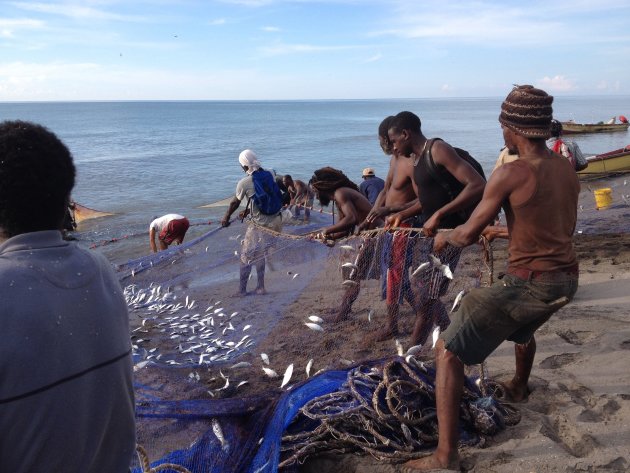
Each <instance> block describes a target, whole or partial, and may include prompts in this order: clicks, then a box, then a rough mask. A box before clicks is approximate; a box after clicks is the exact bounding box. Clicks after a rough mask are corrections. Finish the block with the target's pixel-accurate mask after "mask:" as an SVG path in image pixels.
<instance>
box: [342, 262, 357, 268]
mask: <svg viewBox="0 0 630 473" xmlns="http://www.w3.org/2000/svg"><path fill="white" fill-rule="evenodd" d="M341 267H342V268H350V269H359V267H358V266H357V265H356V264H354V263H344V264H342V265H341Z"/></svg>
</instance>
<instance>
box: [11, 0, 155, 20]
mask: <svg viewBox="0 0 630 473" xmlns="http://www.w3.org/2000/svg"><path fill="white" fill-rule="evenodd" d="M11 5H13V6H14V7H16V8H19V9H21V10H26V11H32V12H37V13H48V14H53V15H59V16H65V17H69V18H74V19H80V20H90V19H92V20H118V21H144V20H145V17H143V16H138V15H120V14H117V13H110V12H108V11H105V10H99V9H96V8H92V7H89V6H84V5H79V4H72V3H38V2H13V3H11Z"/></svg>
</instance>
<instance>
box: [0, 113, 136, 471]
mask: <svg viewBox="0 0 630 473" xmlns="http://www.w3.org/2000/svg"><path fill="white" fill-rule="evenodd" d="M74 179H75V167H74V164H73V160H72V156H71V154H70V151H69V150H68V148H67V147H66V146H65V145H64V144H63V143H62V142H61V141H60V140H59V139H58V138H57V137H56V136H55V135H54V134H53V133H52V132H50V131H48V130H47V129H46V128H43V127H42V126H39V125H36V124H34V123H29V122H22V121H5V122H2V123H0V281H2V284H1V285H0V298H1V300H2V328H3V333H4V336H3V340H2V344H0V364H1V366H0V373H1V378H2V382H1V383H0V431H1V432H2V441H0V471H3V472H35V471H51V472H52V471H59V472H61V471H63V472H76V473H78V472H81V473H101V472H105V471H108V472H117V473H123V472H128V471H129V468H130V464H131V461H132V458H133V455H134V452H135V434H136V432H135V412H134V409H135V405H134V391H133V381H132V377H133V375H132V361H131V342H130V338H129V315H128V312H127V304H126V302H125V298H124V296H123V292H122V289H121V287H120V284H119V282H118V278H117V277H116V275H115V274H114V272H113V270H112V267H111V265H110V263H109V262H108V261H107V260H106V259H105V258H104V257H103V256H102V255H100V254H99V253H98V252H94V251H89V250H87V249H84V248H81V247H80V246H78V245H77V244H76V243H74V242H68V241H64V240H63V239H62V235H61V229H62V224H63V219H64V214H65V212H66V209H67V206H68V203H69V201H70V192H71V191H72V188H73V186H74Z"/></svg>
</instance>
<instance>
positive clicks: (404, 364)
mask: <svg viewBox="0 0 630 473" xmlns="http://www.w3.org/2000/svg"><path fill="white" fill-rule="evenodd" d="M407 360H408V361H405V359H403V358H400V357H395V358H392V359H388V360H385V361H384V362H381V363H380V364H378V363H375V364H371V365H359V366H357V367H356V368H354V369H352V370H350V371H349V372H348V377H347V380H346V382H345V383H344V385H343V386H342V388H341V389H340V390H339V391H336V392H333V393H330V394H326V395H324V396H321V397H318V398H315V399H313V400H311V401H310V402H308V403H307V404H306V405H305V406H304V407H303V408H302V409H301V411H300V414H299V415H298V416H297V417H296V419H295V420H294V421H293V422H292V423H291V425H289V427H288V428H287V430H286V431H285V435H284V436H283V437H282V449H281V452H282V453H281V460H282V461H281V463H280V464H279V466H280V467H281V468H282V467H286V466H289V465H292V464H294V463H296V462H298V463H302V462H303V461H304V460H305V459H306V457H307V456H309V455H313V454H315V453H318V452H322V451H326V450H341V451H344V452H367V453H369V454H371V455H372V456H374V457H375V458H377V459H379V460H384V459H389V460H390V461H403V460H411V459H414V458H419V457H421V456H424V455H425V454H426V449H427V448H430V447H432V446H433V445H435V444H436V443H437V439H438V426H437V414H436V408H435V389H434V379H435V370H434V368H433V367H432V366H430V365H429V364H425V363H422V362H419V361H417V360H416V359H415V358H413V357H407ZM479 384H482V383H479ZM519 421H520V413H519V412H518V411H517V410H516V409H514V408H512V407H510V406H506V405H501V404H500V403H499V402H498V401H496V400H495V399H493V398H490V397H483V396H482V394H481V391H480V390H479V388H478V387H477V384H476V382H475V381H473V380H471V379H469V378H467V379H466V383H465V386H464V392H463V395H462V401H461V407H460V426H461V430H462V431H463V432H462V436H461V438H462V440H461V443H462V444H466V445H476V444H478V443H479V442H481V441H482V440H483V436H488V435H494V434H495V433H497V432H498V431H499V430H501V429H503V428H504V427H505V426H506V425H514V424H517V423H518V422H519Z"/></svg>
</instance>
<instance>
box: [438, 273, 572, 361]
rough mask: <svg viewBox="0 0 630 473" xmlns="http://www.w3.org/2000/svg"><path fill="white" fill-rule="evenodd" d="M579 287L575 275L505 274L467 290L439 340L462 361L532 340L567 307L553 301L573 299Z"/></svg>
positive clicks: (485, 355)
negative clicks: (527, 276)
mask: <svg viewBox="0 0 630 473" xmlns="http://www.w3.org/2000/svg"><path fill="white" fill-rule="evenodd" d="M577 286H578V277H577V275H574V274H568V273H552V274H550V275H549V276H547V275H545V276H543V277H540V278H538V279H535V280H533V281H526V280H523V279H520V278H518V277H516V276H512V275H510V274H506V275H505V276H504V277H503V279H501V280H499V281H497V282H496V283H494V284H493V285H492V286H490V287H481V288H475V289H473V290H471V291H470V292H469V293H468V294H466V295H465V296H464V297H463V298H462V301H461V304H460V306H459V308H458V309H457V310H456V311H455V312H453V313H452V314H451V325H449V327H448V328H447V329H446V330H445V331H444V332H443V333H442V334H441V335H440V338H441V339H443V340H444V342H445V346H446V349H447V350H449V351H450V352H452V353H454V354H455V355H457V356H458V357H459V359H460V360H461V361H462V362H463V363H465V364H467V365H474V364H478V363H481V362H482V361H483V360H485V359H486V358H487V357H488V355H490V353H492V352H493V351H494V350H495V349H496V348H497V347H498V346H499V345H500V344H501V343H503V341H505V340H510V341H513V342H515V343H527V342H528V341H529V340H530V339H531V338H532V336H533V335H534V332H535V331H536V330H537V329H538V327H540V326H541V325H542V324H544V323H545V322H546V321H547V320H548V319H549V317H550V316H551V314H553V313H554V312H555V311H556V310H558V309H559V308H560V307H561V306H562V305H563V304H561V303H560V304H550V303H552V302H554V301H557V300H558V299H560V298H562V297H566V298H568V299H569V300H570V299H572V298H573V296H574V294H575V291H576V290H577Z"/></svg>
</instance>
